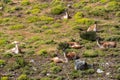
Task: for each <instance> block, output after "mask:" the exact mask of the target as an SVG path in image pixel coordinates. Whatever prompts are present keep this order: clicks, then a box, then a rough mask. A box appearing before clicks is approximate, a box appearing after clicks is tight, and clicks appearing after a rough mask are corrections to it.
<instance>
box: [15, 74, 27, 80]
mask: <svg viewBox="0 0 120 80" xmlns="http://www.w3.org/2000/svg"><path fill="white" fill-rule="evenodd" d="M17 80H29V78H28V77H27V75H26V74H21V75H20V76H19V77H18V78H17Z"/></svg>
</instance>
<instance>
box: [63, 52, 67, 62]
mask: <svg viewBox="0 0 120 80" xmlns="http://www.w3.org/2000/svg"><path fill="white" fill-rule="evenodd" d="M63 54H64V58H65V62H66V63H67V62H68V58H67V55H66V52H63Z"/></svg>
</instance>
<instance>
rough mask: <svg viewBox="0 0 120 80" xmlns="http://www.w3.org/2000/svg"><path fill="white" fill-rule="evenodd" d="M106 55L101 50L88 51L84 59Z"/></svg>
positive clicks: (84, 54)
mask: <svg viewBox="0 0 120 80" xmlns="http://www.w3.org/2000/svg"><path fill="white" fill-rule="evenodd" d="M104 55H105V53H104V52H103V51H101V50H86V51H85V52H84V53H83V56H84V57H97V56H104Z"/></svg>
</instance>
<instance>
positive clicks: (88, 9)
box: [83, 6, 92, 13]
mask: <svg viewBox="0 0 120 80" xmlns="http://www.w3.org/2000/svg"><path fill="white" fill-rule="evenodd" d="M91 9H92V7H91V6H84V7H83V10H84V11H86V12H88V13H89V11H90V10H91Z"/></svg>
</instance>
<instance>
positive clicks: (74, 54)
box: [64, 52, 78, 62]
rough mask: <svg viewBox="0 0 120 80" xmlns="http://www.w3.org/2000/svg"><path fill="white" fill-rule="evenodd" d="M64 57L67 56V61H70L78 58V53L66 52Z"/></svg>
mask: <svg viewBox="0 0 120 80" xmlns="http://www.w3.org/2000/svg"><path fill="white" fill-rule="evenodd" d="M64 58H65V62H68V61H69V60H74V59H76V58H78V55H77V54H76V53H75V52H68V53H66V52H64Z"/></svg>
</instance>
